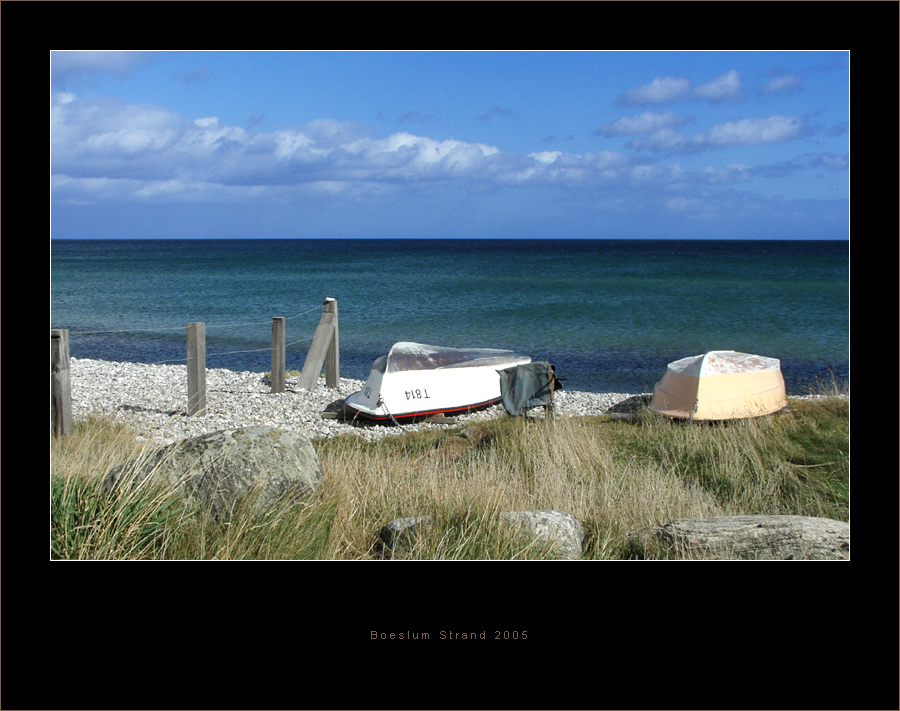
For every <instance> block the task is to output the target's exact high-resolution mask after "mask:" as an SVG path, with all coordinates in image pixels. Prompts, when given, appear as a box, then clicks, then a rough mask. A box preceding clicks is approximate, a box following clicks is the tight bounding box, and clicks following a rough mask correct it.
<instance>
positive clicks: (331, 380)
mask: <svg viewBox="0 0 900 711" xmlns="http://www.w3.org/2000/svg"><path fill="white" fill-rule="evenodd" d="M329 308H330V309H331V313H332V314H333V315H332V323H333V324H334V330H333V331H332V333H331V345H329V346H328V352H327V353H326V354H325V385H326V386H327V387H329V388H336V387H338V385H340V381H341V346H340V343H341V342H340V329H339V328H338V307H337V301H336V300H335V299H326V300H325V306H324V308H323V311H327V310H329Z"/></svg>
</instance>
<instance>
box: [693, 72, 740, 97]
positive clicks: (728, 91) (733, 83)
mask: <svg viewBox="0 0 900 711" xmlns="http://www.w3.org/2000/svg"><path fill="white" fill-rule="evenodd" d="M742 94H743V83H742V81H741V75H740V73H738V72H737V71H735V70H734V69H732V70H731V71H730V72H728V73H727V74H723V75H722V76H720V77H717V78H715V79H713V80H712V81H711V82H708V83H706V84H701V85H700V86H698V87H697V88H696V89H694V96H696V97H698V98H700V99H709V100H711V101H724V100H733V99H739V98H740V97H741V96H742Z"/></svg>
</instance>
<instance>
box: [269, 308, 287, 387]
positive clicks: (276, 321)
mask: <svg viewBox="0 0 900 711" xmlns="http://www.w3.org/2000/svg"><path fill="white" fill-rule="evenodd" d="M284 322H285V319H284V316H274V317H273V318H272V378H271V380H272V392H273V393H283V392H284V366H285V363H284V330H285V327H284Z"/></svg>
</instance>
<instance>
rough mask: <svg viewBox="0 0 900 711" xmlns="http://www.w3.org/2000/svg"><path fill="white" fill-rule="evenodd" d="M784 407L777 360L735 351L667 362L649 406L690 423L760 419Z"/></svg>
mask: <svg viewBox="0 0 900 711" xmlns="http://www.w3.org/2000/svg"><path fill="white" fill-rule="evenodd" d="M786 406H787V395H786V393H785V386H784V377H783V376H782V374H781V363H780V361H779V360H778V359H776V358H766V357H764V356H757V355H751V354H747V353H737V352H735V351H710V352H709V353H706V354H703V355H700V356H692V357H689V358H682V359H681V360H678V361H674V362H673V363H669V366H668V368H667V369H666V372H665V374H664V375H663V377H662V378H661V379H660V381H659V382H658V383H656V385H655V386H654V388H653V398H652V399H651V401H650V410H651V411H653V412H657V413H659V414H662V415H667V416H669V417H675V418H680V419H689V420H731V419H741V418H748V417H759V416H761V415H768V414H771V413H773V412H777V411H779V410H781V409H783V408H784V407H786Z"/></svg>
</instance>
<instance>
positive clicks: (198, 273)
mask: <svg viewBox="0 0 900 711" xmlns="http://www.w3.org/2000/svg"><path fill="white" fill-rule="evenodd" d="M50 257H51V260H50V261H51V283H50V286H51V319H50V320H51V328H68V329H70V333H71V353H72V355H73V356H74V357H80V358H100V359H105V360H121V361H136V362H147V363H152V362H175V363H177V362H181V363H183V362H184V360H185V324H186V323H187V322H190V321H204V322H206V324H207V326H206V328H207V365H208V367H210V368H215V367H219V368H230V369H232V370H251V371H260V372H264V371H268V370H269V367H270V354H269V350H268V349H269V346H270V341H271V318H272V317H273V316H285V317H289V319H288V321H287V341H288V343H289V344H291V345H289V346H288V349H287V367H288V368H289V369H296V370H299V369H301V368H302V366H303V362H304V359H305V357H306V353H307V351H308V349H309V343H310V339H311V337H312V335H313V333H314V331H315V327H316V324H317V323H318V319H319V315H320V314H321V305H322V302H323V301H324V299H325V297H334V298H336V299H337V300H338V307H339V317H340V329H341V332H340V334H341V374H342V375H343V376H344V377H350V378H359V379H364V378H365V377H366V376H367V375H368V370H369V366H370V365H371V363H372V361H373V360H374V359H375V358H376V357H377V356H379V355H381V354H383V353H386V352H387V350H388V348H390V346H391V345H392V344H393V343H395V342H397V341H419V342H422V343H430V344H434V345H443V346H454V347H469V346H471V347H490V348H510V349H513V350H517V351H520V352H522V353H524V354H526V355H530V356H532V357H533V358H534V359H536V360H549V361H551V362H552V363H555V364H556V366H557V370H558V371H559V373H560V375H561V376H562V377H564V378H567V380H566V383H565V385H566V387H567V388H569V389H573V390H587V391H593V392H606V391H618V392H646V391H649V390H650V389H652V387H653V384H654V383H655V382H656V381H657V380H658V379H659V378H660V377H661V376H662V374H663V372H664V371H665V367H666V364H667V363H669V362H670V361H672V360H677V359H678V358H682V357H685V356H688V355H695V354H698V353H702V352H705V351H708V350H717V349H733V350H737V351H745V352H751V353H757V354H760V355H766V356H770V357H775V358H780V359H781V361H782V371H783V372H784V375H785V381H786V382H787V385H788V391H789V392H792V393H797V392H802V391H803V389H804V388H805V387H806V385H807V384H808V382H809V381H812V380H815V379H817V378H829V377H830V374H831V373H834V374H835V375H836V376H837V377H838V378H840V379H849V343H850V337H849V316H850V314H849V243H848V242H840V241H796V242H784V241H777V242H776V241H693V240H692V241H675V240H554V241H544V240H388V241H381V240H379V241H376V240H336V241H325V240H196V241H194V240H117V241H110V240H96V241H93V240H53V241H51V245H50ZM303 312H307V313H303ZM301 313H303V315H300V316H296V317H295V318H290V317H293V316H294V315H295V314H301ZM297 341H299V342H297ZM236 351H239V352H236Z"/></svg>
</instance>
